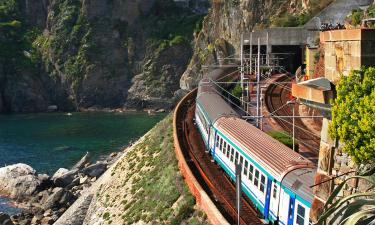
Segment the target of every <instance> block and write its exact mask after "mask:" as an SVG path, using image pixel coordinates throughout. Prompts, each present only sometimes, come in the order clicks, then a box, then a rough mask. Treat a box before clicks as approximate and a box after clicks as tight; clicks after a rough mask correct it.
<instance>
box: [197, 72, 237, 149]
mask: <svg viewBox="0 0 375 225" xmlns="http://www.w3.org/2000/svg"><path fill="white" fill-rule="evenodd" d="M222 116H232V117H238V114H237V113H236V112H235V111H234V110H233V109H232V107H230V106H229V105H228V103H227V102H226V101H225V100H224V99H222V98H221V97H220V95H218V94H217V90H216V89H215V87H214V84H213V81H212V80H211V79H208V78H206V79H202V80H201V81H200V83H199V88H198V94H197V99H196V108H195V122H196V124H197V127H198V130H199V132H200V133H201V135H202V137H203V140H204V142H205V144H206V148H207V150H208V151H211V153H212V154H215V153H214V152H213V151H214V145H213V142H214V133H213V123H214V122H215V121H216V119H218V118H220V117H222ZM209 137H210V138H209Z"/></svg>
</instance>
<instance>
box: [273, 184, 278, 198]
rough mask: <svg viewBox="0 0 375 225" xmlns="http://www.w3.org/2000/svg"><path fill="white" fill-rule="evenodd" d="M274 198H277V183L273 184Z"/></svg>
mask: <svg viewBox="0 0 375 225" xmlns="http://www.w3.org/2000/svg"><path fill="white" fill-rule="evenodd" d="M272 196H273V198H274V199H276V197H277V184H273V194H272Z"/></svg>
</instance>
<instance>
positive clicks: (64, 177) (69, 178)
mask: <svg viewBox="0 0 375 225" xmlns="http://www.w3.org/2000/svg"><path fill="white" fill-rule="evenodd" d="M60 170H61V169H59V170H58V171H57V172H56V173H55V174H54V175H53V177H52V180H53V183H54V184H55V185H56V186H57V187H66V186H68V185H70V184H71V183H72V182H73V180H74V179H75V176H76V175H77V174H78V169H74V170H70V171H67V172H65V173H60V172H59V171H60ZM58 172H59V173H58Z"/></svg>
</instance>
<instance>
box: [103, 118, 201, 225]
mask: <svg viewBox="0 0 375 225" xmlns="http://www.w3.org/2000/svg"><path fill="white" fill-rule="evenodd" d="M171 125H172V116H171V115H169V116H168V117H167V118H166V119H164V120H163V121H162V122H160V123H159V124H158V125H157V126H156V127H155V128H154V129H153V130H152V132H150V133H149V134H148V135H147V136H146V137H145V139H144V141H142V142H140V143H138V144H137V145H135V146H134V148H133V149H132V151H130V152H128V153H127V154H126V156H125V159H124V161H123V163H124V164H125V163H128V164H129V167H128V168H127V170H126V174H121V173H123V172H122V171H119V170H120V168H121V167H120V166H118V167H116V169H117V170H118V171H116V169H115V171H114V172H116V173H115V176H114V177H113V179H123V180H124V182H126V183H125V184H124V186H127V185H129V184H131V185H130V189H129V190H127V191H126V194H123V195H120V196H118V197H116V199H117V201H118V202H119V204H118V205H119V207H120V208H121V209H122V211H121V213H120V214H119V213H117V212H116V213H113V215H112V216H110V215H109V214H106V213H105V214H104V215H103V218H104V217H105V219H106V218H107V219H106V220H107V221H109V220H111V221H113V224H116V223H120V224H121V223H123V224H132V223H137V222H139V221H143V222H146V223H150V222H151V223H154V224H182V223H183V224H207V220H206V217H205V215H204V213H202V212H200V211H196V210H195V208H194V206H195V199H194V197H193V196H192V195H191V194H190V192H189V190H188V188H187V186H186V185H185V183H184V181H183V179H182V177H181V175H180V173H179V170H178V165H177V159H176V157H175V153H174V146H173V134H172V132H173V131H172V126H171ZM130 165H131V166H130ZM146 167H147V168H146ZM117 177H118V178H117ZM120 188H121V189H124V188H123V187H120ZM110 192H116V191H114V190H111V191H110ZM117 194H118V193H117ZM103 195H104V196H106V195H105V193H104V194H103ZM117 215H119V216H117ZM115 217H116V219H115ZM189 221H191V223H190V222H189Z"/></svg>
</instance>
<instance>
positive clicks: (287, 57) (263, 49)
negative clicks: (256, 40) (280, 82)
mask: <svg viewBox="0 0 375 225" xmlns="http://www.w3.org/2000/svg"><path fill="white" fill-rule="evenodd" d="M266 53H267V46H266V45H261V46H260V54H262V55H265V54H266ZM271 53H273V54H275V55H273V56H272V57H277V58H280V59H279V60H278V61H279V65H280V66H282V67H284V68H285V70H286V71H288V72H290V73H292V74H294V73H295V72H296V70H297V69H298V67H300V66H301V65H302V63H303V60H302V58H303V52H302V47H301V46H299V45H272V46H271ZM244 54H245V56H246V57H249V55H250V45H244ZM257 54H258V46H257V45H253V57H256V55H257Z"/></svg>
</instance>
